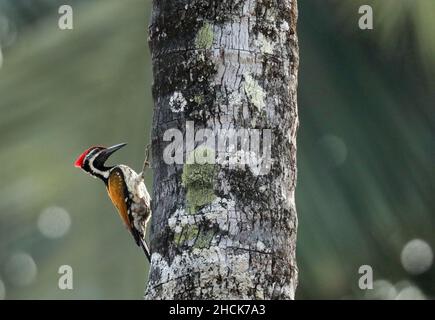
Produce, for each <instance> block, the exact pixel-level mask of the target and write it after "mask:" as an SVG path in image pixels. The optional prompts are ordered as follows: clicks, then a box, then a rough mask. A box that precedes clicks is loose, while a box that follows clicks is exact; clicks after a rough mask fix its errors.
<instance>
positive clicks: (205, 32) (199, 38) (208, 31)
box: [195, 22, 214, 49]
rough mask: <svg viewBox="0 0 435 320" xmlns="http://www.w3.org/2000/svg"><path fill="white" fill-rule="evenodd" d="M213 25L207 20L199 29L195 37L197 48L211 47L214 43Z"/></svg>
mask: <svg viewBox="0 0 435 320" xmlns="http://www.w3.org/2000/svg"><path fill="white" fill-rule="evenodd" d="M213 37H214V34H213V26H212V25H211V24H210V23H208V22H206V23H204V25H203V26H202V27H201V29H199V31H198V33H197V34H196V38H195V46H196V48H197V49H210V48H211V47H212V45H213Z"/></svg>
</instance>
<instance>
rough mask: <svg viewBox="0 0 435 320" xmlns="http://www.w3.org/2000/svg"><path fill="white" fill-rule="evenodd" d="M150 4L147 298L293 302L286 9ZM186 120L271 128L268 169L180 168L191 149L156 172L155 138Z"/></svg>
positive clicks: (294, 72) (182, 0)
mask: <svg viewBox="0 0 435 320" xmlns="http://www.w3.org/2000/svg"><path fill="white" fill-rule="evenodd" d="M153 5H154V8H153V17H152V23H151V25H150V28H149V30H150V40H149V43H150V48H151V52H152V59H153V68H154V69H153V71H154V85H153V96H154V101H155V108H154V110H155V113H154V120H153V168H154V190H153V192H154V195H153V199H154V201H153V220H152V231H151V234H150V237H151V250H152V253H153V254H152V261H151V269H150V276H149V284H148V288H147V292H146V298H147V299H177V298H178V299H223V298H224V299H293V298H294V293H295V289H296V286H297V275H298V271H297V264H296V254H295V248H296V229H297V216H296V206H295V198H294V197H295V187H296V173H297V170H296V132H297V128H298V112H297V94H296V89H297V77H298V65H299V52H298V39H297V35H296V21H297V4H296V0H220V1H216V0H179V1H167V0H165V1H158V0H155V1H154V2H153ZM191 121H193V122H194V123H195V128H197V129H211V130H212V131H213V132H216V131H218V130H232V129H239V128H246V129H255V130H260V131H261V132H266V130H269V131H267V132H270V133H271V136H272V139H271V143H270V145H269V146H270V153H271V154H270V156H271V159H272V160H273V161H271V165H270V168H268V169H269V170H267V171H260V170H257V169H256V168H252V167H243V166H237V165H234V166H232V164H234V163H237V162H239V160H240V159H249V160H251V161H253V162H256V161H258V158H259V155H261V154H262V153H261V151H260V150H235V151H234V153H232V154H229V155H228V156H227V155H226V154H225V157H226V158H225V160H224V161H222V162H218V163H217V164H210V163H202V164H199V163H195V162H190V161H189V160H190V159H191V158H192V157H195V152H197V151H198V150H200V148H201V146H200V147H199V148H198V145H196V144H195V148H198V150H196V149H195V150H196V151H195V152H192V154H188V153H189V152H190V150H192V149H190V150H189V151H186V150H185V153H186V154H183V157H184V158H185V159H186V160H187V161H186V162H185V163H184V164H171V165H169V164H166V163H165V162H164V161H163V160H162V155H163V150H164V149H165V146H166V145H167V144H168V142H165V141H163V139H162V137H163V136H164V133H165V132H166V131H167V130H170V129H178V130H181V132H182V133H183V134H186V132H187V129H186V128H187V127H188V125H187V123H188V122H191ZM262 137H264V135H263V136H262ZM240 144H241V142H240ZM262 148H263V147H262ZM263 150H264V149H263ZM214 152H217V153H219V152H220V150H218V149H215V150H214ZM217 156H219V157H220V154H218V155H217Z"/></svg>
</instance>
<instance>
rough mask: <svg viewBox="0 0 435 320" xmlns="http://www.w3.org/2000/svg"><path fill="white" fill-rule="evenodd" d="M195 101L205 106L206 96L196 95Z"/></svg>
mask: <svg viewBox="0 0 435 320" xmlns="http://www.w3.org/2000/svg"><path fill="white" fill-rule="evenodd" d="M193 101H194V102H195V103H196V104H198V105H200V104H203V103H204V96H203V95H196V96H194V97H193Z"/></svg>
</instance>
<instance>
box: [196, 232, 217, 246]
mask: <svg viewBox="0 0 435 320" xmlns="http://www.w3.org/2000/svg"><path fill="white" fill-rule="evenodd" d="M213 236H214V233H213V231H212V230H202V231H201V232H200V233H199V234H198V238H197V239H196V241H195V244H194V245H193V247H194V248H198V249H203V248H208V247H209V246H210V242H211V240H212V239H213Z"/></svg>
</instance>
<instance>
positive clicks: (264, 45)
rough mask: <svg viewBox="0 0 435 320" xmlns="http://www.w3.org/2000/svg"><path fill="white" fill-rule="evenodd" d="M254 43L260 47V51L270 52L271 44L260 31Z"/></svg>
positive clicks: (271, 51) (271, 50) (271, 49)
mask: <svg viewBox="0 0 435 320" xmlns="http://www.w3.org/2000/svg"><path fill="white" fill-rule="evenodd" d="M255 42H256V44H257V45H258V47H259V48H260V52H261V53H265V54H272V53H273V44H272V42H270V41H269V40H268V39H267V38H266V37H265V36H264V35H263V34H262V33H259V34H258V39H257V40H255Z"/></svg>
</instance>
